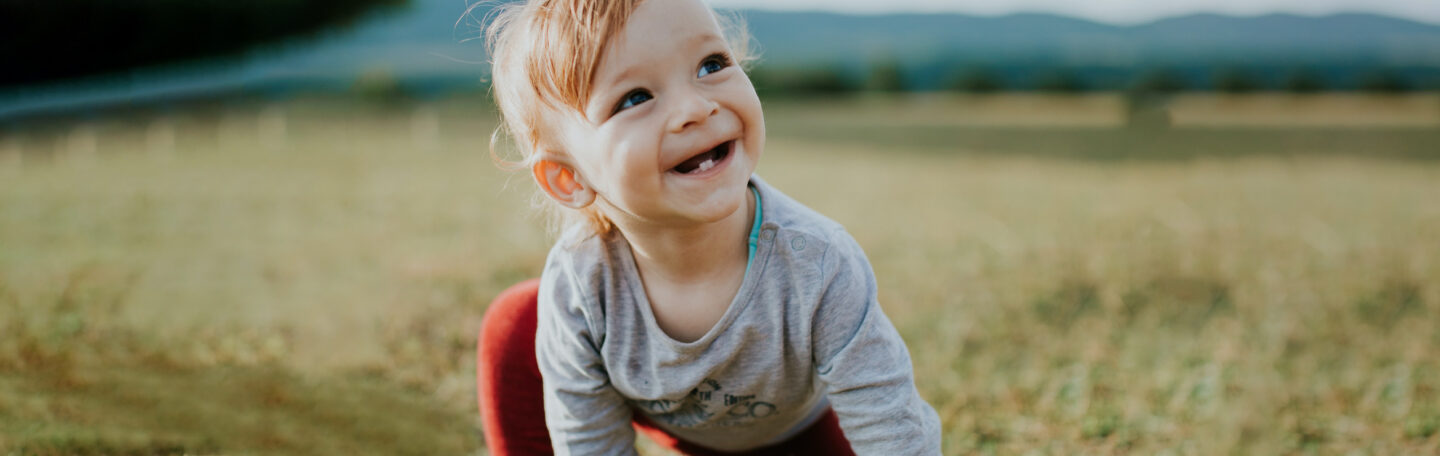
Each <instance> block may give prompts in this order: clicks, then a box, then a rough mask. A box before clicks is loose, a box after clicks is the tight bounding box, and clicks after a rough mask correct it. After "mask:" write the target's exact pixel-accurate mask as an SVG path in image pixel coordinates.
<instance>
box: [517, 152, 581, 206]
mask: <svg viewBox="0 0 1440 456" xmlns="http://www.w3.org/2000/svg"><path fill="white" fill-rule="evenodd" d="M531 172H533V173H534V174H535V183H537V184H540V189H541V190H544V191H545V194H547V195H550V199H553V200H555V201H556V202H558V203H560V205H561V206H565V207H568V208H571V209H581V208H584V207H585V206H589V205H590V203H593V202H595V191H594V190H591V189H590V187H587V186H586V185H585V184H584V183H582V182H581V181H580V179H578V178H577V177H578V176H576V175H575V171H574V170H573V169H572V168H571V167H570V166H566V165H564V164H562V163H560V162H556V161H551V160H540V161H537V162H535V166H534V167H533V168H531Z"/></svg>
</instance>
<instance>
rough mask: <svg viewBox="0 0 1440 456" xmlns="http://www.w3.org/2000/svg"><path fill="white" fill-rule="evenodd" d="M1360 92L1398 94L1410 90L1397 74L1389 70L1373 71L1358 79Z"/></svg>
mask: <svg viewBox="0 0 1440 456" xmlns="http://www.w3.org/2000/svg"><path fill="white" fill-rule="evenodd" d="M1360 90H1363V91H1366V92H1379V93H1400V92H1407V91H1409V90H1410V84H1408V83H1406V82H1405V80H1404V79H1403V78H1401V77H1400V75H1399V74H1396V73H1395V72H1394V71H1390V70H1374V71H1371V72H1369V73H1367V74H1365V75H1364V76H1361V77H1360Z"/></svg>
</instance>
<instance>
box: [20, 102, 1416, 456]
mask: <svg viewBox="0 0 1440 456" xmlns="http://www.w3.org/2000/svg"><path fill="white" fill-rule="evenodd" d="M1417 100H1418V101H1417ZM1222 101H1223V100H1222ZM1222 101H1215V100H1205V99H1183V100H1177V101H1176V103H1175V105H1174V106H1175V109H1176V111H1175V112H1174V118H1175V119H1176V125H1177V126H1176V127H1175V128H1172V129H1168V130H1158V131H1157V130H1145V131H1135V130H1128V129H1125V128H1122V127H1120V126H1119V125H1120V123H1122V120H1120V119H1123V117H1121V116H1119V114H1118V111H1116V110H1117V109H1119V108H1118V107H1119V103H1118V102H1116V101H1114V100H1107V99H1105V98H1104V97H1091V98H1081V99H1037V98H1016V99H1009V100H1008V101H1007V100H1006V99H1003V98H991V99H986V100H972V99H957V100H946V99H939V100H933V99H932V100H898V99H870V100H858V101H857V100H852V101H845V102H835V103H830V102H825V103H821V102H796V101H790V102H784V103H776V104H771V105H767V110H766V114H767V121H768V123H769V125H770V141H769V144H768V146H767V149H766V152H765V153H766V155H765V157H764V159H763V160H762V163H761V165H760V174H761V175H763V176H765V177H766V179H767V180H769V181H770V182H771V183H772V184H774V185H776V186H777V187H779V188H780V189H782V190H784V191H786V192H787V193H789V194H790V195H791V196H794V197H796V198H797V199H799V200H800V201H802V202H805V203H807V204H809V205H810V206H812V207H814V208H815V209H817V210H820V211H821V212H823V213H825V214H827V215H829V216H830V217H832V218H834V219H836V220H837V221H839V222H841V223H842V224H844V225H846V226H847V227H848V228H849V229H850V231H851V233H852V234H853V235H854V236H855V237H856V239H858V240H859V242H860V243H861V245H862V246H864V247H865V249H866V251H867V253H868V255H869V257H870V259H871V262H872V264H873V265H874V267H875V270H876V274H877V276H878V278H879V282H880V287H881V299H882V303H883V305H884V307H885V309H886V312H887V313H888V314H889V315H890V316H891V319H892V320H893V321H894V322H895V323H896V325H897V326H898V327H899V329H900V331H901V333H902V335H903V336H904V337H905V338H906V341H907V343H908V344H909V347H910V351H911V353H912V356H913V358H914V361H915V364H916V373H917V377H918V378H917V383H918V386H919V388H920V390H921V393H922V394H923V395H924V396H925V397H926V399H928V400H929V401H930V403H931V404H933V405H934V406H935V408H936V409H937V411H939V413H940V415H941V418H942V421H943V424H944V432H945V441H944V445H945V453H946V454H971V453H982V454H1175V455H1186V454H1376V455H1391V454H1436V453H1437V452H1440V160H1436V158H1440V147H1437V146H1436V145H1437V144H1440V102H1437V99H1436V98H1435V97H1433V96H1428V95H1425V96H1419V97H1417V98H1406V99H1395V100H1391V101H1390V103H1389V104H1387V103H1386V102H1385V101H1384V100H1379V101H1374V100H1369V101H1367V100H1360V101H1354V100H1351V101H1345V100H1339V101H1335V100H1332V101H1329V102H1327V101H1325V100H1320V101H1314V100H1311V101H1301V103H1302V104H1303V103H1309V104H1308V105H1305V106H1308V107H1309V108H1310V109H1308V110H1307V111H1306V112H1307V114H1306V115H1305V116H1302V117H1305V118H1307V119H1311V120H1308V121H1304V122H1301V121H1285V120H1283V119H1282V120H1277V121H1275V122H1274V123H1272V124H1266V122H1263V121H1259V120H1257V121H1254V122H1256V123H1258V124H1262V125H1264V126H1233V125H1226V124H1225V123H1224V121H1223V119H1226V118H1227V117H1225V116H1224V115H1220V114H1216V113H1217V112H1219V113H1222V114H1223V110H1222V108H1221V107H1223V106H1227V105H1225V103H1223V102H1222ZM1229 103H1230V105H1228V106H1230V107H1231V109H1239V108H1235V103H1240V105H1241V106H1240V108H1244V109H1240V111H1237V112H1240V114H1239V116H1240V117H1239V118H1246V117H1245V116H1251V118H1256V119H1262V120H1263V119H1269V118H1270V117H1265V116H1260V115H1259V114H1255V113H1256V112H1265V111H1264V109H1258V108H1254V107H1253V106H1249V107H1247V106H1245V103H1249V102H1247V101H1238V102H1237V101H1234V100H1231V101H1230V102H1229ZM1327 103H1329V104H1327ZM1356 103H1358V104H1356ZM1426 103H1429V104H1428V105H1427V104H1426ZM1217 106H1221V107H1217ZM1262 106H1273V105H1272V104H1264V105H1262ZM1316 106H1320V107H1322V108H1323V107H1325V106H1336V107H1334V108H1324V109H1334V112H1330V113H1328V114H1324V115H1322V114H1317V113H1315V110H1316V109H1321V108H1317V107H1316ZM1356 106H1361V107H1363V108H1364V110H1363V111H1358V112H1357V111H1354V110H1355V109H1359V108H1356ZM1417 106H1419V107H1417ZM1425 106H1433V110H1429V111H1427V110H1426V109H1427V108H1424V107H1425ZM1027 112H1028V113H1031V114H1026V113H1027ZM1275 112H1277V114H1272V116H1282V115H1283V114H1284V112H1285V111H1284V110H1279V111H1275ZM1427 112H1429V113H1430V114H1426V113H1427ZM986 113H989V115H987V114H986ZM1347 113H1348V114H1347ZM1347 115H1349V116H1350V117H1347ZM1426 115H1430V116H1433V117H1431V118H1430V119H1431V120H1430V121H1425V120H1423V117H1424V116H1426ZM1207 116H1208V117H1207ZM1417 118H1420V120H1416V119H1417ZM1187 119H1188V120H1187ZM1195 119H1210V120H1208V121H1202V120H1195ZM1216 119H1220V120H1216ZM1346 119H1359V120H1356V121H1355V122H1353V123H1346ZM1375 119H1382V120H1383V119H1389V120H1383V121H1377V120H1375ZM1301 120H1304V119H1301ZM1192 121H1193V122H1194V123H1193V124H1187V123H1186V122H1192ZM1307 122H1308V123H1307ZM1427 122H1428V123H1427ZM1246 125H1249V124H1246ZM492 126H493V119H492V118H491V117H490V116H489V115H487V114H486V111H485V109H484V108H479V107H477V106H476V103H473V102H470V101H466V100H451V101H444V102H436V103H431V104H426V105H418V106H412V105H397V106H388V107H375V106H370V105H361V104H349V103H347V102H340V101H333V100H331V101H314V100H298V101H294V102H290V103H286V104H280V105H260V106H257V105H249V104H235V105H228V106H218V107H214V108H210V109H196V110H187V111H174V112H168V113H161V114H152V113H142V114H129V115H115V116H100V117H92V118H90V119H88V120H85V121H84V122H76V121H64V122H60V121H55V122H50V123H45V124H36V125H25V126H20V127H14V128H10V129H7V130H4V133H3V136H0V334H3V336H0V453H4V454H226V455H230V454H297V455H298V454H427V455H428V454H474V453H477V452H483V450H482V448H483V441H482V440H481V439H480V437H479V429H478V417H477V416H476V415H477V414H476V413H475V411H474V410H475V406H474V404H475V396H474V386H473V381H474V377H473V372H474V360H473V356H474V351H473V338H474V334H475V331H476V328H478V326H479V321H480V316H481V315H482V313H483V312H484V310H485V305H486V303H487V302H488V300H489V298H490V297H492V296H494V295H495V294H496V293H497V292H498V291H500V290H501V289H503V288H504V287H506V286H508V285H510V284H512V283H514V282H517V281H519V280H522V279H524V278H527V277H532V276H536V275H538V273H539V270H540V268H541V265H542V261H543V259H544V255H545V253H546V251H547V250H548V247H549V238H548V236H547V235H546V234H545V233H544V230H543V229H542V228H541V223H540V220H538V219H537V218H535V217H531V216H528V215H527V214H528V213H529V211H528V210H527V206H526V200H527V198H528V196H529V183H528V182H527V181H526V180H525V179H524V178H523V176H508V175H506V174H504V173H502V172H501V171H499V170H497V169H496V168H495V167H494V166H493V165H492V164H491V161H490V158H489V154H488V151H487V149H486V144H487V141H488V136H489V134H490V132H491V129H492ZM648 452H651V453H653V452H654V451H653V450H650V451H648Z"/></svg>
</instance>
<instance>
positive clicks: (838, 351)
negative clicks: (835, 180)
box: [811, 231, 940, 455]
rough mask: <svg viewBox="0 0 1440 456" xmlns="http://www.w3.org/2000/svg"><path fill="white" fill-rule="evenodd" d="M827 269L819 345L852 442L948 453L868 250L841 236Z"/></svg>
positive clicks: (833, 400)
mask: <svg viewBox="0 0 1440 456" xmlns="http://www.w3.org/2000/svg"><path fill="white" fill-rule="evenodd" d="M823 264H824V270H823V271H822V274H823V275H822V276H823V277H825V278H826V281H827V283H826V289H825V292H824V294H823V296H822V298H821V302H820V305H819V307H818V308H817V309H816V315H815V320H814V321H815V323H814V324H813V325H812V331H814V334H813V336H812V339H811V340H813V341H814V344H815V347H814V354H815V357H816V359H815V365H816V369H817V371H818V372H817V373H818V375H819V377H820V380H821V381H823V382H824V383H825V385H826V393H827V397H828V398H829V400H830V404H831V407H833V408H834V409H835V414H836V415H838V416H839V418H840V427H841V429H843V430H844V431H845V438H846V439H848V440H850V445H851V446H852V447H853V448H854V449H855V452H856V454H859V455H937V454H940V417H939V415H937V414H936V413H935V409H934V408H932V407H931V406H930V404H929V403H927V402H925V400H924V399H923V398H921V397H920V392H919V391H918V390H916V389H915V378H914V372H913V370H912V367H911V364H910V353H909V352H908V351H907V350H906V348H905V341H904V340H903V339H901V338H900V333H899V332H897V331H896V330H895V326H894V325H892V324H891V323H890V320H889V319H888V318H886V317H885V313H884V312H883V311H881V309H880V303H879V299H878V297H877V290H876V285H875V274H874V273H873V272H872V271H871V269H870V263H869V261H868V260H866V258H865V252H864V251H863V250H861V249H860V246H859V244H857V243H855V240H854V239H853V238H851V237H850V235H849V234H848V233H846V232H844V231H838V232H837V233H835V234H834V235H832V236H831V241H830V247H829V250H827V251H826V253H825V260H824V262H823Z"/></svg>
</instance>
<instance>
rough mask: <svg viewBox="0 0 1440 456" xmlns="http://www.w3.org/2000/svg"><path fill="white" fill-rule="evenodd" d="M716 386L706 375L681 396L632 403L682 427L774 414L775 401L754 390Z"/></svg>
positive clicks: (730, 423)
mask: <svg viewBox="0 0 1440 456" xmlns="http://www.w3.org/2000/svg"><path fill="white" fill-rule="evenodd" d="M720 390H721V387H720V382H719V381H716V380H715V379H713V378H706V379H705V381H703V382H700V386H698V387H696V388H695V389H692V390H690V394H689V395H686V396H685V398H684V399H681V400H678V401H672V400H669V399H660V400H653V401H636V402H635V405H636V407H639V408H641V409H644V410H645V412H647V413H646V414H647V415H650V417H652V418H653V419H656V420H659V421H663V422H665V424H668V425H670V426H674V427H682V428H697V427H714V426H744V425H747V424H750V423H753V422H754V421H755V420H757V419H760V418H765V417H768V416H771V415H774V414H775V411H776V410H775V404H772V403H769V402H764V401H758V400H755V395H754V394H744V395H732V394H728V393H723V392H720ZM717 413H718V414H720V415H719V416H718V417H717V416H716V414H717ZM712 419H713V420H712Z"/></svg>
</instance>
